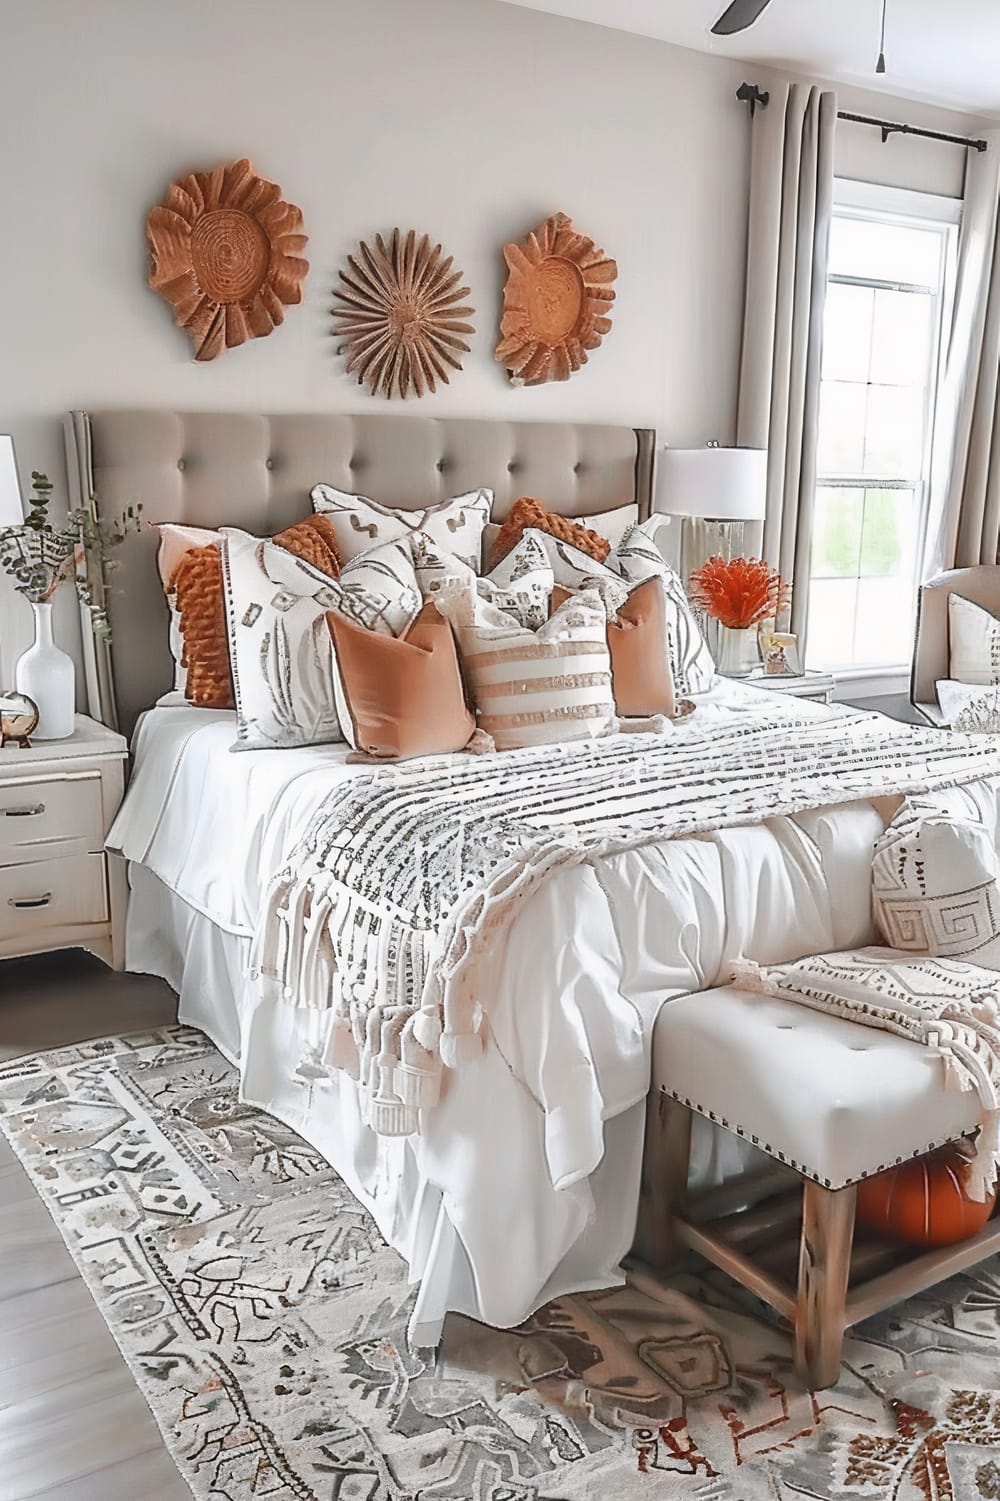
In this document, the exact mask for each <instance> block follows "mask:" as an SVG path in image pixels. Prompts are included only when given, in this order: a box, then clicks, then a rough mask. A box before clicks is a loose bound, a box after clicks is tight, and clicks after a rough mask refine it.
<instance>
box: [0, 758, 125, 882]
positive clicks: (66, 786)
mask: <svg viewBox="0 0 1000 1501" xmlns="http://www.w3.org/2000/svg"><path fill="white" fill-rule="evenodd" d="M71 840H80V841H81V842H85V845H86V848H88V849H91V850H95V851H96V850H99V849H100V848H101V846H102V844H103V843H104V814H103V808H102V799H101V774H100V772H99V771H87V772H79V773H76V774H75V775H74V774H70V775H68V776H57V777H23V778H20V777H19V778H14V779H12V780H10V781H3V782H0V865H2V864H3V863H4V861H5V860H13V859H19V860H24V859H29V860H30V859H32V858H37V859H42V858H44V855H45V846H46V845H47V844H63V843H66V842H67V841H71ZM35 851H37V853H35Z"/></svg>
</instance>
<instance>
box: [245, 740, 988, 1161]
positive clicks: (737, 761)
mask: <svg viewBox="0 0 1000 1501" xmlns="http://www.w3.org/2000/svg"><path fill="white" fill-rule="evenodd" d="M990 776H994V777H995V776H1000V748H997V746H996V745H995V744H994V743H992V742H991V741H990V740H989V738H988V737H975V736H962V735H948V736H943V735H941V734H940V732H939V731H936V730H920V729H915V728H913V727H911V726H906V725H901V724H895V723H892V722H890V721H888V720H886V719H884V718H883V717H882V716H881V715H864V714H857V713H853V712H851V711H846V710H845V711H843V712H841V713H834V714H832V716H831V718H830V719H828V720H817V719H816V718H815V717H814V716H809V717H807V718H803V719H801V720H796V719H792V720H789V719H788V718H787V711H785V712H783V713H782V714H781V715H780V716H779V715H777V714H776V715H774V716H773V717H771V716H769V715H768V712H767V711H766V710H765V711H764V712H763V713H762V714H761V715H760V717H758V716H757V715H755V716H754V718H753V719H752V720H745V721H737V722H736V723H733V724H728V723H727V724H725V725H721V726H720V725H716V724H713V725H711V726H707V727H705V728H699V727H698V725H697V723H689V724H687V725H684V726H681V727H677V728H675V730H674V733H672V734H667V735H663V734H648V733H647V734H635V735H632V734H630V735H610V736H607V737H605V738H603V739H597V740H585V741H572V742H566V743H563V744H559V745H550V746H542V747H532V748H529V749H525V750H517V751H507V752H504V753H503V754H498V755H494V756H467V755H462V754H459V755H453V756H436V757H426V758H424V759H423V760H414V761H408V762H401V763H398V764H395V765H392V766H381V767H378V768H375V769H373V770H371V771H368V772H365V771H361V772H359V773H358V774H357V775H356V776H354V777H351V778H350V779H349V780H348V781H347V782H345V783H342V784H340V785H338V786H337V787H335V788H334V789H332V790H331V792H330V794H329V795H328V797H327V798H326V799H325V800H324V802H323V803H322V805H321V806H320V807H319V808H318V809H317V811H316V812H315V814H314V815H313V817H312V819H311V820H310V822H309V824H308V826H307V828H306V830H305V833H304V834H303V835H302V837H301V839H300V840H299V843H298V844H297V846H296V847H295V848H294V849H293V851H292V852H291V855H290V857H289V860H288V864H287V865H286V867H285V869H284V870H283V871H282V872H280V874H279V875H278V876H277V877H276V878H275V879H274V880H273V881H272V883H271V885H270V887H269V888H268V889H267V891H266V892H265V895H264V899H263V902H262V906H261V911H260V915H259V919H258V923H257V927H256V933H255V938H254V944H253V949H252V954H251V965H252V968H251V978H252V980H253V981H255V982H256V983H257V984H258V985H259V994H260V996H261V998H263V999H267V1000H276V1001H285V1002H288V1003H289V1004H292V1005H295V1006H305V1007H310V1008H313V1009H318V1010H327V1009H329V1010H332V1011H333V1012H334V1021H333V1030H332V1033H331V1036H330V1042H329V1047H328V1050H327V1060H328V1064H329V1066H330V1067H332V1068H338V1069H344V1070H346V1071H347V1072H348V1073H350V1074H352V1075H353V1076H354V1077H355V1078H357V1079H358V1080H359V1082H360V1084H361V1086H362V1090H363V1092H364V1093H365V1094H366V1095H368V1096H369V1097H370V1098H371V1100H372V1101H373V1102H375V1101H378V1109H377V1110H376V1111H375V1117H376V1118H377V1120H378V1121H379V1123H380V1124H379V1126H378V1129H380V1130H383V1129H384V1130H389V1131H392V1132H396V1131H403V1130H405V1131H410V1130H414V1129H419V1122H417V1123H416V1124H414V1120H415V1116H416V1115H417V1114H418V1113H419V1111H420V1110H423V1109H427V1108H431V1107H430V1103H429V1101H430V1099H431V1096H432V1095H434V1092H435V1091H436V1090H438V1089H440V1087H441V1073H440V1070H441V1069H442V1068H448V1069H457V1068H460V1067H464V1066H466V1065H468V1064H471V1063H474V1061H475V1060H476V1059H477V1058H479V1057H480V1056H481V1055H482V1052H483V1048H484V1035H485V1034H484V1020H485V1015H486V1010H485V1004H484V1003H485V1002H486V1001H487V1000H488V996H489V988H490V982H489V980H488V979H484V973H483V972H484V968H485V966H487V965H488V964H489V962H490V961H491V959H492V957H493V955H494V954H495V953H496V951H497V949H498V947H499V946H500V945H501V944H502V943H503V941H504V939H505V937H506V933H507V930H508V928H509V926H510V923H511V922H512V920H513V918H514V916H515V915H516V913H517V911H518V910H519V908H520V906H521V905H522V904H523V902H524V901H525V900H526V899H527V898H528V897H530V896H531V894H532V893H533V892H534V891H535V890H536V889H537V888H538V887H539V886H540V885H541V884H542V883H543V882H544V881H546V880H548V879H549V878H550V877H553V876H555V875H556V874H558V873H559V872H560V871H561V870H565V869H568V868H570V867H572V866H574V865H579V864H582V863H584V862H586V861H590V860H594V859H599V858H601V857H603V856H607V855H612V854H620V853H623V852H625V851H627V850H631V849H636V848H639V847H641V846H643V845H647V844H651V843H655V842H658V841H662V840H665V839H673V838H678V837H680V836H683V835H688V834H696V833H703V832H707V831H711V830H715V829H721V828H733V827H739V826H747V825H754V824H760V823H762V822H764V821H765V820H766V819H768V818H775V817H780V816H785V815H791V814H795V813H800V812H804V811H806V810H808V809H811V808H816V807H825V806H830V805H833V804H841V803H846V802H852V801H855V800H858V799H862V798H869V797H876V796H883V795H885V794H887V793H896V792H907V793H912V792H917V791H929V790H931V789H934V788H938V787H946V786H954V785H956V784H960V783H962V782H967V781H973V780H975V779H977V778H982V777H990ZM526 1004H542V1002H539V1001H537V1000H536V999H535V998H526ZM400 1010H402V1011H404V1012H405V1019H404V1020H403V1022H402V1024H401V1026H400V1027H399V1029H398V1030H397V1029H396V1028H395V1027H393V1028H392V1030H391V1031H389V1032H387V1033H386V1034H385V1036H384V1037H383V1035H382V1034H383V1031H384V1029H385V1027H386V1025H387V1024H388V1022H389V1020H390V1019H391V1018H395V1017H396V1016H397V1014H398V1013H399V1012H400ZM371 1014H377V1016H378V1018H379V1021H378V1026H377V1033H378V1035H377V1036H374V1037H372V1036H370V1035H369V1028H368V1019H369V1016H370V1015H371ZM411 1021H412V1026H410V1023H411ZM415 1048H419V1049H420V1050H421V1051H420V1053H416V1052H415V1051H413V1050H414V1049H415ZM408 1050H409V1051H408ZM425 1055H426V1056H425ZM376 1058H381V1059H382V1063H381V1065H380V1066H379V1071H378V1072H377V1073H376V1071H375V1069H376V1063H375V1059H376ZM432 1081H433V1082H432ZM417 1097H419V1101H420V1102H419V1103H417V1102H416V1100H417ZM434 1097H435V1098H436V1095H435V1096H434ZM373 1108H374V1106H373Z"/></svg>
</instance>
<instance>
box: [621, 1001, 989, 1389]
mask: <svg viewBox="0 0 1000 1501" xmlns="http://www.w3.org/2000/svg"><path fill="white" fill-rule="evenodd" d="M980 1108H981V1107H980V1103H979V1098H978V1095H977V1094H976V1092H975V1091H974V1090H972V1091H968V1092H960V1091H958V1090H948V1089H946V1088H945V1083H944V1072H943V1070H942V1067H941V1060H940V1058H939V1057H938V1056H936V1055H935V1054H934V1053H933V1052H932V1051H931V1050H930V1049H928V1048H925V1047H922V1046H921V1045H920V1044H918V1043H915V1042H911V1041H909V1040H907V1039H905V1038H902V1037H897V1036H894V1035H893V1034H891V1033H887V1032H882V1031H878V1030H875V1029H874V1028H871V1027H865V1026H861V1025H859V1024H858V1023H856V1022H850V1021H843V1020H841V1019H839V1018H836V1017H832V1016H829V1015H826V1014H824V1013H821V1012H818V1011H812V1010H810V1009H809V1007H807V1006H804V1005H798V1004H796V1003H794V1002H792V1001H785V1000H779V999H774V998H772V997H769V996H764V995H759V994H756V993H752V992H750V991H747V990H741V989H739V988H738V987H736V986H726V987H723V988H720V989H717V990H710V991H705V992H703V993H701V994H699V995H690V996H682V997H680V998H679V999H677V1000H673V1001H669V1002H668V1003H667V1004H666V1005H665V1006H664V1007H663V1009H662V1010H661V1012H660V1015H659V1018H658V1020H657V1023H656V1027H655V1029H654V1032H653V1048H652V1077H651V1088H650V1095H649V1102H648V1110H647V1133H646V1151H645V1160H644V1165H643V1191H642V1200H641V1204H640V1214H639V1225H638V1231H637V1238H636V1245H635V1248H634V1254H635V1255H636V1256H638V1257H639V1259H640V1260H641V1261H643V1262H645V1263H647V1264H649V1265H652V1266H654V1267H656V1268H662V1267H665V1266H667V1265H668V1264H669V1263H670V1262H671V1261H672V1260H674V1259H675V1258H676V1256H677V1254H678V1252H679V1251H680V1250H682V1249H683V1248H685V1247H686V1248H688V1249H691V1250H695V1251H698V1252H700V1253H701V1254H702V1255H703V1256H705V1257H707V1259H708V1260H710V1261H712V1262H713V1263H714V1264H715V1265H716V1266H719V1267H721V1268H722V1269H723V1270H724V1271H726V1272H728V1273H730V1274H731V1275H732V1276H733V1277H735V1278H736V1280H737V1281H738V1282H740V1283H741V1284H742V1285H743V1286H745V1287H747V1288H749V1289H750V1290H751V1291H753V1292H754V1293H756V1294H757V1295H758V1296H760V1297H761V1298H763V1299H764V1300H765V1301H766V1302H767V1303H769V1304H770V1305H771V1306H772V1307H773V1308H775V1309H776V1310H777V1311H778V1312H779V1313H780V1314H782V1315H783V1316H784V1317H785V1318H786V1319H787V1320H788V1321H789V1322H790V1323H791V1324H792V1325H793V1327H794V1330H795V1357H796V1369H797V1371H798V1373H799V1375H800V1376H801V1378H802V1379H803V1380H804V1381H805V1382H806V1383H807V1384H808V1385H809V1386H810V1387H811V1388H813V1389H814V1390H815V1389H819V1388H822V1387H825V1386H831V1385H833V1384H834V1383H835V1382H836V1380H837V1377H838V1375H839V1371H840V1358H841V1347H842V1344H843V1336H844V1330H845V1329H846V1328H848V1327H850V1326H851V1325H852V1324H856V1323H858V1322H860V1320H861V1319H864V1318H868V1317H869V1316H870V1315H871V1314H873V1313H876V1312H878V1311H879V1310H880V1309H882V1308H885V1307H887V1306H888V1305H889V1304H891V1303H893V1302H897V1301H898V1300H899V1299H900V1298H902V1297H906V1296H908V1295H909V1294H911V1293H914V1292H916V1291H918V1290H920V1289H921V1288H925V1287H929V1286H931V1285H932V1284H933V1283H934V1282H937V1281H940V1280H941V1279H942V1278H944V1277H947V1276H951V1275H952V1274H953V1273H955V1272H957V1271H960V1270H961V1269H962V1268H963V1267H966V1266H970V1265H972V1264H973V1263H974V1262H976V1261H979V1260H981V1259H982V1258H983V1257H985V1256H988V1255H990V1254H991V1253H992V1252H993V1251H995V1250H1000V1218H997V1217H995V1218H994V1219H993V1220H991V1222H990V1224H989V1225H988V1226H987V1228H986V1230H985V1231H983V1232H982V1234H981V1235H978V1236H976V1237H974V1238H973V1239H972V1240H970V1241H966V1242H963V1243H962V1244H960V1245H956V1246H950V1247H946V1248H944V1249H940V1250H934V1251H919V1252H916V1253H914V1252H913V1251H912V1250H906V1249H903V1250H901V1249H900V1248H899V1247H898V1246H895V1245H890V1244H889V1243H888V1242H886V1241H880V1240H873V1239H869V1240H868V1241H867V1242H866V1241H864V1240H862V1238H861V1237H860V1236H859V1239H858V1244H857V1245H855V1244H854V1205H855V1194H856V1185H857V1183H858V1182H860V1180H861V1179H863V1178H866V1177H869V1176H871V1175H872V1174H873V1173H877V1172H879V1171H881V1170H882V1169H884V1168H886V1167H892V1166H894V1165H896V1164H897V1163H900V1162H902V1161H905V1160H906V1159H907V1158H910V1157H917V1156H921V1155H922V1154H923V1153H925V1152H927V1151H930V1150H931V1149H932V1148H934V1147H936V1146H940V1145H942V1144H943V1143H945V1142H949V1141H955V1140H958V1139H959V1138H960V1137H962V1136H965V1135H968V1134H969V1133H970V1132H972V1131H973V1130H975V1128H976V1123H977V1119H978V1115H979V1111H980ZM692 1112H697V1113H698V1114H699V1115H704V1116H707V1117H708V1119H710V1120H712V1121H714V1122H716V1123H717V1124H718V1125H720V1126H723V1127H725V1128H726V1129H727V1130H729V1131H733V1132H735V1133H736V1134H737V1135H739V1136H742V1137H744V1138H746V1139H747V1140H749V1141H751V1142H752V1143H754V1145H756V1146H758V1147H759V1148H760V1149H761V1150H762V1151H763V1152H765V1153H767V1154H768V1156H769V1157H770V1158H771V1159H773V1161H772V1162H771V1163H770V1164H769V1165H767V1166H766V1167H765V1168H763V1169H762V1170H761V1171H760V1172H756V1173H754V1174H753V1175H752V1176H750V1177H747V1178H745V1179H741V1180H739V1181H738V1182H736V1183H729V1184H726V1185H724V1186H723V1187H722V1188H719V1189H714V1190H709V1191H708V1192H707V1193H704V1194H702V1195H700V1196H698V1197H697V1198H696V1197H693V1196H692V1197H690V1198H689V1196H688V1195H687V1169H688V1156H689V1149H690V1135H691V1116H692ZM852 1250H853V1263H852ZM901 1259H902V1264H900V1262H901ZM636 1280H639V1279H636Z"/></svg>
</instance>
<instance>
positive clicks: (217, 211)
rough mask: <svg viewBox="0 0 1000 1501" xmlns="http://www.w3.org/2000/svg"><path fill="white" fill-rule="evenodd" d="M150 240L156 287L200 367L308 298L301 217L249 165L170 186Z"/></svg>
mask: <svg viewBox="0 0 1000 1501" xmlns="http://www.w3.org/2000/svg"><path fill="white" fill-rule="evenodd" d="M146 236H147V239H148V241H149V255H150V271H149V285H150V286H151V287H152V288H153V290H154V291H155V292H159V293H160V296H161V297H165V298H166V300H167V301H168V302H169V303H171V304H172V305H173V309H174V319H175V321H176V322H177V324H178V325H179V326H180V327H181V328H185V329H187V331H188V333H189V334H190V336H191V339H192V342H193V343H194V349H195V359H196V360H214V359H215V358H216V357H217V356H218V355H220V354H221V353H222V352H223V350H224V349H232V348H234V347H235V346H236V345H237V344H243V343H245V342H246V340H247V339H260V338H263V337H264V336H265V335H266V334H269V333H270V332H271V330H272V329H273V328H275V327H276V326H277V325H278V324H279V323H282V322H283V321H284V317H285V308H286V307H287V306H289V305H291V304H293V303H297V302H301V300H302V283H303V281H304V280H305V276H306V273H307V271H308V270H309V262H308V261H306V260H303V259H302V255H301V252H302V250H303V249H304V248H305V245H306V239H307V236H306V235H304V234H303V233H302V213H301V211H300V210H299V209H297V208H296V207H295V205H294V204H291V203H286V202H285V201H284V199H283V198H282V196H281V188H280V187H279V186H278V184H277V183H276V182H270V181H268V179H267V178H266V177H261V176H260V175H259V174H258V173H257V172H255V171H254V169H253V166H252V165H251V163H250V162H248V161H247V160H246V159H244V160H242V161H238V162H236V163H234V165H232V166H230V167H216V168H215V170H214V172H192V173H190V174H189V175H188V176H187V177H182V178H180V179H179V180H178V181H177V182H175V183H172V184H171V186H170V190H169V192H168V193H167V196H166V200H165V201H164V202H163V203H160V204H157V206H156V208H154V209H151V210H150V213H149V216H148V218H147V220H146Z"/></svg>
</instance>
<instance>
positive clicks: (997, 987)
mask: <svg viewBox="0 0 1000 1501" xmlns="http://www.w3.org/2000/svg"><path fill="white" fill-rule="evenodd" d="M733 980H734V982H735V983H736V984H737V985H742V986H744V987H745V988H746V989H748V990H756V991H759V992H761V993H762V994H764V995H772V996H777V997H780V998H781V999H782V1000H786V1001H799V1002H800V1003H802V1004H803V1005H806V1006H810V1007H812V1009H813V1010H814V1011H826V1012H827V1013H828V1014H830V1015H831V1016H839V1017H842V1018H843V1019H844V1020H846V1021H853V1022H860V1023H861V1024H862V1026H865V1027H876V1028H878V1030H879V1031H881V1032H895V1033H896V1034H897V1036H899V1037H907V1038H909V1039H910V1040H911V1041H912V1042H919V1043H923V1044H924V1046H925V1047H928V1048H930V1049H931V1050H932V1051H933V1052H934V1053H936V1054H937V1055H938V1056H939V1057H940V1058H941V1060H942V1064H943V1067H944V1073H945V1083H946V1085H947V1086H949V1087H951V1088H955V1089H975V1090H978V1092H979V1099H980V1103H981V1105H982V1114H981V1116H980V1120H979V1128H980V1129H979V1140H978V1142H977V1144H976V1155H975V1157H974V1159H973V1161H972V1163H971V1164H970V1170H969V1175H968V1182H967V1187H968V1191H969V1196H970V1198H972V1199H975V1200H976V1201H977V1202H978V1203H980V1204H981V1203H982V1202H983V1200H984V1199H985V1198H986V1194H987V1192H988V1191H989V1190H990V1189H992V1187H993V1185H994V1183H995V1182H996V1177H997V1166H998V1162H1000V973H997V971H996V970H991V969H983V968H982V967H981V966H980V965H978V964H968V963H967V962H966V961H965V960H962V959H937V958H931V957H930V956H926V957H919V958H917V957H914V955H913V954H906V953H902V952H900V951H899V950H898V949H885V948H867V949H848V950H846V951H845V952H844V953H840V954H817V955H815V956H813V957H812V958H807V959H799V960H796V961H795V962H794V963H791V964H769V965H766V966H765V965H759V964H753V963H751V962H750V961H749V960H744V961H743V962H741V963H740V964H739V965H737V966H736V969H735V972H734V974H733Z"/></svg>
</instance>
